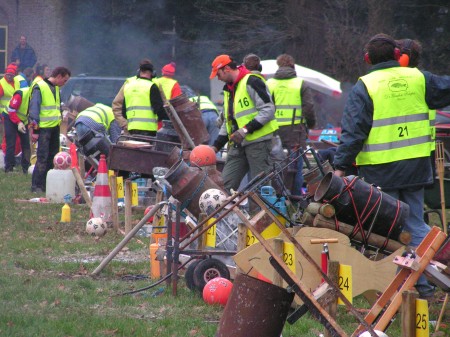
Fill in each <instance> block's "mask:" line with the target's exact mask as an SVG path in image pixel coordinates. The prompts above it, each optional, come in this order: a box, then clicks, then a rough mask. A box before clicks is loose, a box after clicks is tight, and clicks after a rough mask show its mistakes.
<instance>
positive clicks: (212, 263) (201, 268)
mask: <svg viewBox="0 0 450 337" xmlns="http://www.w3.org/2000/svg"><path fill="white" fill-rule="evenodd" d="M216 277H223V278H226V279H227V280H229V279H230V271H229V270H228V268H227V266H226V265H225V264H224V263H223V262H222V261H219V260H217V259H212V258H211V259H206V260H202V261H201V262H200V263H199V264H198V265H197V266H196V267H195V269H194V284H195V286H196V287H197V289H198V290H200V292H203V288H204V287H205V285H206V283H208V281H209V280H212V279H213V278H216Z"/></svg>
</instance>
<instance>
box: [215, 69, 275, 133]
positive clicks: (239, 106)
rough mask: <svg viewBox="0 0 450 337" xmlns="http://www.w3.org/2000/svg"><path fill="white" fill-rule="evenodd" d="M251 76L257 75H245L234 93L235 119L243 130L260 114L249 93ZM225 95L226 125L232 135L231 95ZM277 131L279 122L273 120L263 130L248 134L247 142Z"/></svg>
mask: <svg viewBox="0 0 450 337" xmlns="http://www.w3.org/2000/svg"><path fill="white" fill-rule="evenodd" d="M250 76H256V75H253V74H247V75H245V76H244V77H243V78H242V79H241V80H240V81H239V82H238V84H237V86H236V89H235V93H234V101H233V108H234V110H233V111H234V118H235V119H236V122H237V124H238V127H239V128H242V127H244V126H245V125H247V123H248V122H250V121H252V120H253V118H255V116H256V115H257V113H258V111H257V110H256V108H255V104H254V103H253V101H252V99H251V98H250V96H249V95H248V92H247V81H248V79H249V77H250ZM223 95H224V97H223V98H224V104H223V111H224V117H225V122H226V124H225V125H226V127H227V132H228V135H231V133H232V127H231V124H232V122H231V121H230V120H229V116H228V104H229V99H230V93H229V92H228V91H224V93H223ZM277 129H278V124H277V121H276V120H275V119H272V120H271V121H269V122H267V123H266V124H264V126H263V127H262V128H261V129H259V130H256V131H255V132H253V133H251V134H249V133H247V135H246V136H245V140H247V141H252V140H256V139H258V138H261V137H263V136H266V135H268V134H271V133H273V132H274V131H275V130H277Z"/></svg>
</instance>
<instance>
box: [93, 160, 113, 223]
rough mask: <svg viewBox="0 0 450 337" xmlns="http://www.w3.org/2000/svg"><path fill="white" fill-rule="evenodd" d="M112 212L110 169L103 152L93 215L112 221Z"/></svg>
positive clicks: (99, 164)
mask: <svg viewBox="0 0 450 337" xmlns="http://www.w3.org/2000/svg"><path fill="white" fill-rule="evenodd" d="M111 214H112V207H111V190H110V188H109V183H108V169H107V168H106V157H105V155H104V154H102V155H100V161H99V163H98V170H97V179H96V181H95V189H94V198H93V200H92V207H91V217H92V218H102V219H103V221H106V222H108V221H112V218H111Z"/></svg>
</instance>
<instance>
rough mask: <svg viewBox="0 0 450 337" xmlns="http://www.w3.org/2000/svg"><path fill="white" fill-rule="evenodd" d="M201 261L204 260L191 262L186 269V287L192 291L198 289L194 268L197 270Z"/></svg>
mask: <svg viewBox="0 0 450 337" xmlns="http://www.w3.org/2000/svg"><path fill="white" fill-rule="evenodd" d="M200 262H202V260H195V261H192V262H191V263H190V264H189V266H188V268H187V269H186V273H185V274H184V279H185V282H186V287H188V288H189V289H190V290H192V291H195V290H197V289H198V288H197V286H196V284H195V280H194V270H195V267H197V266H198V264H199V263H200Z"/></svg>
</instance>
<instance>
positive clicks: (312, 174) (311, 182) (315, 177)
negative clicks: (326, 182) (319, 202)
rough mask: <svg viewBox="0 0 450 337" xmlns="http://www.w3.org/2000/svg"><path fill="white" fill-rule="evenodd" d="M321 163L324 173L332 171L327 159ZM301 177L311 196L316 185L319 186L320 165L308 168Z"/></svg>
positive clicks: (320, 177)
mask: <svg viewBox="0 0 450 337" xmlns="http://www.w3.org/2000/svg"><path fill="white" fill-rule="evenodd" d="M321 165H322V169H323V171H324V172H325V174H326V173H328V172H333V168H332V167H331V165H330V163H329V161H328V160H326V161H325V162H323V163H322V164H321ZM303 178H304V179H305V182H306V186H307V188H308V195H311V196H313V195H314V193H316V190H317V187H318V186H319V184H320V182H321V180H322V179H323V175H322V172H321V170H320V167H318V166H317V167H315V168H313V169H311V170H309V171H308V172H306V173H305V174H304V175H303Z"/></svg>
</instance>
